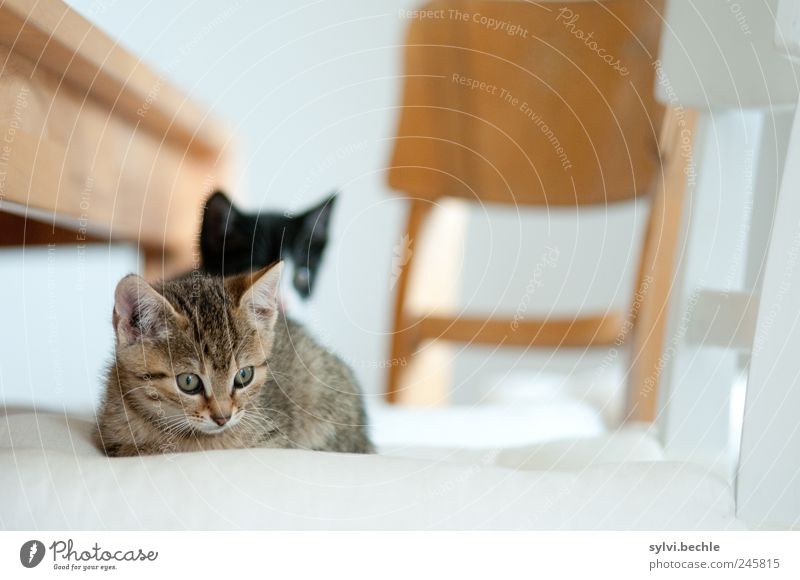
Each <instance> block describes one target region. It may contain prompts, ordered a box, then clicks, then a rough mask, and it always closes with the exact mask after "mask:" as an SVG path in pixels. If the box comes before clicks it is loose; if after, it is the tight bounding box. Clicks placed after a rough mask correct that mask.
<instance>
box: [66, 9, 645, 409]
mask: <svg viewBox="0 0 800 580" xmlns="http://www.w3.org/2000/svg"><path fill="white" fill-rule="evenodd" d="M69 3H70V4H71V5H73V6H74V7H75V8H76V9H77V10H78V11H80V12H81V13H83V14H84V15H85V16H87V17H88V18H89V19H90V20H92V21H93V22H95V23H97V24H98V25H99V26H100V27H102V28H103V29H105V30H106V31H107V32H108V33H109V34H111V35H112V36H113V37H116V38H118V39H119V40H120V42H121V43H122V44H123V45H125V46H127V47H129V48H130V49H131V50H133V51H134V52H135V53H137V54H139V55H141V56H142V57H143V58H144V59H145V60H146V61H147V62H148V63H150V64H151V65H153V66H155V67H156V68H160V69H161V70H164V71H165V72H166V73H167V75H168V76H169V77H170V78H171V79H172V80H174V81H175V82H176V83H177V84H178V85H180V86H181V87H182V88H183V89H184V90H186V91H187V92H188V93H189V94H190V95H191V96H192V97H193V98H196V99H198V100H200V101H203V102H205V103H206V104H207V105H208V106H210V108H211V109H212V110H213V111H214V112H215V113H216V114H217V115H218V116H220V117H222V118H223V119H226V120H227V121H228V122H229V124H231V125H232V127H233V129H234V131H235V132H236V133H238V134H239V135H240V136H241V137H242V138H243V145H244V155H245V157H244V161H245V163H246V167H245V171H246V176H247V182H248V184H249V187H248V189H249V193H248V199H249V200H250V206H251V207H253V208H255V207H263V208H281V209H292V210H296V209H300V208H303V207H304V206H306V205H308V204H310V203H312V202H314V201H316V200H317V199H319V198H320V196H322V195H323V194H325V193H326V192H328V191H330V190H331V189H333V188H336V187H338V188H341V190H342V191H343V196H342V198H341V200H340V201H341V203H340V205H339V206H338V207H337V211H336V219H335V234H334V239H333V243H332V245H331V247H330V248H329V253H328V258H327V261H326V263H325V267H324V272H323V274H322V276H321V279H320V284H319V286H318V287H317V289H316V292H315V297H314V299H313V301H312V303H311V304H310V305H309V306H308V308H307V309H306V312H305V313H304V314H303V318H305V319H306V320H308V321H309V324H311V325H312V326H313V329H314V331H315V332H316V333H317V334H318V335H320V336H322V337H323V339H324V340H325V341H326V342H327V343H329V344H330V345H332V346H333V347H334V348H335V349H336V350H337V351H338V352H340V353H341V354H343V355H344V357H345V358H346V359H347V360H348V361H350V362H351V364H352V365H353V366H354V367H355V370H356V372H357V373H358V375H359V377H360V378H361V380H362V382H363V384H364V385H365V387H366V389H367V390H368V391H370V392H378V391H379V390H380V389H381V388H382V385H383V373H384V370H383V369H382V368H381V366H382V365H381V364H380V363H381V361H382V360H383V359H384V358H385V357H386V356H387V349H388V337H387V335H386V332H387V328H388V322H389V319H390V316H389V311H390V305H391V301H390V295H389V274H390V261H391V256H392V248H393V246H394V245H395V244H396V243H397V242H398V240H399V239H400V228H401V226H402V221H403V216H404V208H405V206H404V204H403V203H402V201H401V200H398V199H397V198H396V197H395V196H394V195H393V193H392V192H390V191H388V190H387V188H386V186H385V174H384V169H385V165H386V163H387V160H388V157H389V148H390V145H391V143H390V140H389V139H390V137H391V136H392V134H393V132H394V128H395V118H396V117H395V115H396V107H397V105H398V101H399V94H400V81H401V79H400V74H401V50H400V47H399V46H398V45H400V44H401V43H402V39H403V34H404V29H405V26H406V24H407V21H405V20H404V19H403V18H401V17H400V16H399V11H400V9H402V8H408V7H411V6H413V5H415V4H416V2H414V1H412V0H380V1H371V2H365V1H363V0H361V1H354V0H335V1H334V0H322V1H315V2H308V1H291V2H290V1H288V0H284V1H270V2H255V1H250V2H245V1H240V2H231V3H224V2H217V1H212V0H198V1H194V2H190V3H189V2H181V3H177V2H173V3H170V2H153V1H151V2H135V3H134V2H114V1H106V2H103V1H102V0H69ZM634 213H635V209H634V208H633V207H631V206H628V207H625V208H617V209H612V210H609V211H605V210H603V211H601V212H599V213H598V214H596V215H589V214H587V215H585V216H582V218H581V220H580V221H579V222H576V219H575V215H574V214H569V212H567V213H566V214H562V213H560V212H558V213H556V212H551V213H550V214H538V217H535V216H533V215H525V216H522V217H520V216H518V215H517V214H516V213H515V212H513V211H509V210H502V211H497V210H491V211H490V212H489V214H488V218H487V217H486V215H484V214H483V212H482V210H476V211H475V212H473V214H472V227H471V228H470V240H469V244H468V252H469V254H468V255H469V256H470V257H469V260H468V261H467V262H466V266H465V270H464V292H463V294H464V296H466V297H471V296H472V293H473V291H474V292H475V294H474V297H473V298H472V299H471V300H465V304H466V305H467V308H469V309H471V310H475V309H478V310H485V309H487V308H494V306H498V307H499V309H500V310H504V311H509V312H512V313H513V312H514V311H515V309H516V308H517V307H518V305H519V303H520V302H521V301H522V300H524V299H526V286H527V284H528V281H529V278H530V276H531V268H532V267H533V266H534V264H535V262H536V260H537V258H538V256H539V255H540V253H541V250H542V249H543V248H544V247H545V246H546V245H548V244H549V245H557V246H558V247H559V249H560V250H561V254H560V255H561V258H560V260H559V264H558V265H557V267H556V268H554V269H553V271H552V272H550V271H548V272H547V277H546V279H545V282H546V284H545V286H543V287H542V288H541V289H540V291H537V293H536V296H535V297H534V298H535V300H534V301H533V303H532V304H531V306H530V310H529V312H530V313H531V314H533V313H535V312H536V311H537V310H538V311H540V312H548V311H550V310H551V308H552V309H554V310H556V311H564V310H570V309H571V307H572V306H579V305H583V306H584V307H585V308H587V309H591V307H592V306H602V305H604V304H607V303H608V301H614V302H617V303H624V302H625V301H626V300H627V299H628V296H629V295H630V286H631V283H632V279H631V275H630V273H631V272H632V267H633V266H634V265H635V263H636V259H635V258H632V257H631V255H630V251H631V248H632V247H633V246H636V244H637V243H638V242H637V240H636V239H635V236H634V234H633V232H634V231H635V230H634V229H633V219H632V218H633V215H634ZM638 213H641V209H639V210H638ZM584 275H585V277H584ZM565 356H566V357H568V355H559V356H558V357H555V358H550V355H549V354H548V355H545V356H544V357H536V358H534V357H530V356H528V357H523V358H522V359H520V358H519V354H518V353H517V354H513V353H509V354H507V355H504V356H496V355H491V356H487V354H486V353H485V352H482V351H469V352H464V353H463V354H462V355H459V356H458V358H457V373H456V377H457V380H458V382H459V385H460V386H459V393H460V396H462V395H463V396H464V397H466V398H472V397H473V396H475V395H477V394H479V393H480V392H481V390H482V388H483V386H484V385H485V384H486V383H487V381H489V380H490V377H491V375H492V374H496V373H498V372H502V373H504V372H505V371H506V370H508V368H509V366H517V365H521V366H527V367H531V366H533V367H534V368H541V367H542V366H547V365H553V364H555V362H557V361H559V360H564V357H565ZM573 358H574V357H573ZM587 360H588V359H587ZM591 360H596V356H595V358H593V359H591ZM570 364H571V363H570ZM561 367H563V364H562V365H561ZM467 394H468V395H469V396H467Z"/></svg>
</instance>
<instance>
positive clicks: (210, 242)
mask: <svg viewBox="0 0 800 580" xmlns="http://www.w3.org/2000/svg"><path fill="white" fill-rule="evenodd" d="M240 217H241V213H240V212H239V210H238V209H237V208H236V206H235V205H233V203H232V202H231V200H230V199H228V196H226V195H225V194H224V193H222V192H221V191H217V192H215V193H214V194H213V195H212V196H211V197H209V198H208V200H207V201H206V205H205V209H204V210H203V224H202V225H201V226H200V252H201V254H202V256H203V265H204V266H205V267H206V269H208V270H209V271H211V272H213V273H219V272H220V271H221V268H222V258H223V254H222V253H223V248H228V251H231V250H236V249H237V248H238V246H239V245H240V244H242V243H243V240H244V241H245V242H246V239H244V238H242V235H241V234H240V232H239V228H238V227H237V226H238V223H239V221H240Z"/></svg>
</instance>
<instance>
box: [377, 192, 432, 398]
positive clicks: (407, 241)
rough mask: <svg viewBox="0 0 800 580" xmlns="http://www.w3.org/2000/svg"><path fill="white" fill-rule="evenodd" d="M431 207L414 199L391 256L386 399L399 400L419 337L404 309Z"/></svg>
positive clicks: (422, 201) (427, 203) (423, 201)
mask: <svg viewBox="0 0 800 580" xmlns="http://www.w3.org/2000/svg"><path fill="white" fill-rule="evenodd" d="M430 208H431V204H430V203H429V202H427V201H425V200H421V199H412V200H411V206H410V207H409V211H408V218H407V221H406V228H405V232H404V234H403V237H402V239H401V240H400V242H399V243H398V246H397V248H399V249H398V250H397V251H396V252H395V256H394V257H393V259H392V280H393V281H394V286H395V288H396V294H395V303H394V321H393V323H392V346H391V355H390V358H389V365H388V366H389V374H388V378H387V380H388V382H387V386H386V400H387V401H388V402H390V403H396V402H397V399H398V395H399V393H400V379H401V378H402V373H403V370H404V369H405V368H406V367H407V366H408V363H409V362H410V359H411V357H412V356H413V354H414V351H415V350H416V349H417V346H418V340H417V338H416V336H415V333H414V329H413V328H407V324H406V321H407V320H406V316H405V308H406V301H407V299H408V286H409V279H410V273H411V267H412V265H413V261H414V254H415V250H414V248H413V246H414V244H415V243H416V241H417V239H418V238H419V233H420V230H421V229H422V225H423V223H424V221H425V218H426V217H427V215H428V213H429V211H430Z"/></svg>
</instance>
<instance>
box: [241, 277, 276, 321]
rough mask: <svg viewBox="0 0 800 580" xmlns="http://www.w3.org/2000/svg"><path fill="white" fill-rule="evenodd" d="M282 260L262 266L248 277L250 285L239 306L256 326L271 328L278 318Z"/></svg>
mask: <svg viewBox="0 0 800 580" xmlns="http://www.w3.org/2000/svg"><path fill="white" fill-rule="evenodd" d="M282 271H283V262H278V263H277V264H273V265H271V266H267V267H266V268H262V269H261V270H259V271H258V272H254V273H253V274H245V276H246V277H248V278H250V280H251V285H250V287H249V288H248V289H247V290H246V291H245V292H244V294H242V298H241V300H240V301H239V308H240V309H241V310H242V311H243V312H244V313H245V315H246V316H248V317H249V318H250V320H251V321H252V322H253V324H255V325H256V327H258V328H260V329H263V330H272V328H273V327H274V326H275V321H276V320H277V319H278V308H279V304H278V293H279V291H280V283H281V272H282Z"/></svg>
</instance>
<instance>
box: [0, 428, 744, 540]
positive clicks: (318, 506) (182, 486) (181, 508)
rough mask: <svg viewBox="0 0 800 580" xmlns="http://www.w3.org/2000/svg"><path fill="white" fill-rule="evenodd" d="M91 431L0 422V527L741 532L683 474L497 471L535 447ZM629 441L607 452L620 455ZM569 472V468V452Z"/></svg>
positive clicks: (662, 470)
mask: <svg viewBox="0 0 800 580" xmlns="http://www.w3.org/2000/svg"><path fill="white" fill-rule="evenodd" d="M90 432H91V422H89V421H85V420H81V419H75V418H66V417H64V416H63V415H62V416H59V415H55V414H42V413H39V414H34V413H16V414H14V413H12V414H8V415H6V416H1V415H0V490H2V494H0V527H2V528H4V529H620V530H627V529H648V530H650V529H740V528H742V527H743V525H742V524H741V523H740V522H739V521H738V520H736V519H735V518H734V516H733V501H732V494H731V490H730V488H729V487H728V486H727V485H726V484H725V483H724V482H723V481H722V480H720V479H717V478H715V477H713V476H709V475H708V474H706V473H703V472H702V471H701V470H699V469H698V468H696V467H694V466H691V465H688V464H679V463H668V462H652V461H647V462H630V463H624V464H620V463H607V464H605V465H599V464H596V463H594V462H592V461H589V462H588V464H587V465H584V466H583V467H581V468H580V469H577V470H576V471H571V472H569V471H529V470H522V469H516V468H515V469H509V468H507V467H502V466H501V465H511V466H514V467H518V466H524V467H530V466H531V462H532V461H533V460H532V459H531V457H532V456H533V457H539V458H543V457H544V458H547V457H550V458H551V459H548V460H547V461H549V462H550V463H553V462H552V454H550V455H548V454H547V453H545V455H537V453H542V451H541V450H542V449H545V448H546V445H545V444H543V445H542V446H539V447H535V448H528V451H527V453H526V450H521V449H514V450H506V451H503V450H500V451H495V450H489V451H487V450H476V449H473V450H468V451H466V452H462V453H463V455H462V457H461V460H462V461H460V462H459V461H442V460H440V459H410V458H402V457H392V456H381V455H378V456H357V455H345V454H328V453H315V452H308V451H293V450H267V449H257V450H232V451H217V452H208V453H191V454H190V453H184V454H177V455H161V456H153V457H145V458H118V459H109V458H106V457H105V456H103V455H101V454H100V453H99V452H98V451H96V450H95V449H94V448H93V447H92V444H91V441H90V439H89V435H90ZM633 439H635V438H623V439H620V440H618V441H617V442H616V443H614V445H617V446H622V447H625V446H626V445H628V446H629V447H628V451H630V442H631V441H633ZM620 441H625V442H623V443H620ZM559 445H563V444H559ZM637 445H639V446H641V445H644V444H643V443H642V442H641V441H639V442H638V443H636V444H635V445H633V448H638V447H637ZM644 447H646V445H644ZM536 449H538V450H539V451H538V452H535V453H533V455H531V450H534V451H535V450H536ZM408 450H409V448H406V451H408ZM595 451H596V449H595ZM640 451H641V449H640ZM555 453H556V454H558V453H561V454H563V453H564V449H561V450H560V451H556V452H555ZM567 453H568V454H569V452H567ZM609 457H610V456H609ZM584 459H585V457H584ZM570 462H571V465H573V466H576V465H578V464H579V463H580V461H579V460H578V457H577V456H575V457H574V458H573V459H571V460H570ZM534 463H535V462H534ZM555 464H558V462H555ZM561 466H563V465H561Z"/></svg>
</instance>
